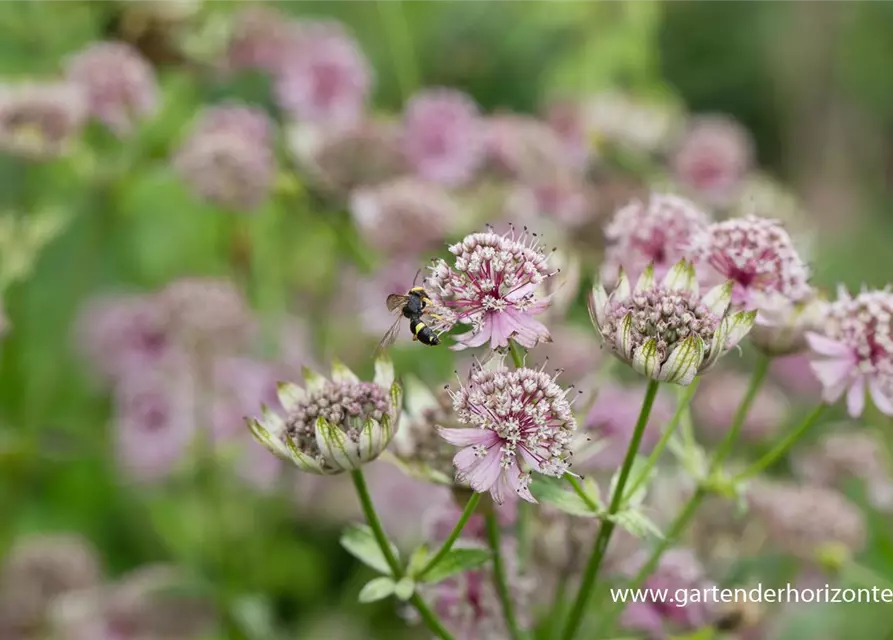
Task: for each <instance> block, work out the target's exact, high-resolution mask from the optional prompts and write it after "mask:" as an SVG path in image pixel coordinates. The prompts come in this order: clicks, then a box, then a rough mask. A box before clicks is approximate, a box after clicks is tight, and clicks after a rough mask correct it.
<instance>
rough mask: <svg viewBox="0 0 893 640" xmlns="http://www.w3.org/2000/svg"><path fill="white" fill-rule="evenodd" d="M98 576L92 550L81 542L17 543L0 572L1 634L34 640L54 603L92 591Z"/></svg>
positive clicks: (57, 538) (53, 537)
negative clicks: (11, 632)
mask: <svg viewBox="0 0 893 640" xmlns="http://www.w3.org/2000/svg"><path fill="white" fill-rule="evenodd" d="M101 574H102V570H101V567H100V564H99V559H98V557H97V555H96V551H95V549H94V548H93V547H92V545H91V544H90V543H89V542H88V541H87V540H84V539H83V538H81V537H80V536H77V535H73V534H65V533H54V534H39V535H32V536H28V537H26V538H23V539H21V540H18V541H16V542H15V543H14V544H13V546H12V548H11V549H10V550H9V551H8V553H7V554H6V558H5V559H4V561H3V565H2V568H0V629H3V630H4V631H5V630H6V628H7V627H9V628H11V629H13V630H14V631H16V632H19V633H21V634H22V638H29V637H36V636H37V635H38V633H39V630H40V627H41V626H42V624H43V623H44V621H45V617H46V616H47V614H48V613H49V609H50V606H51V604H52V601H53V600H54V599H55V598H57V597H59V596H61V595H62V594H64V593H66V592H69V591H77V590H80V589H87V588H90V587H93V586H95V585H96V584H98V583H99V581H100V580H101ZM32 634H33V635H32ZM4 637H6V636H4ZM13 637H16V636H13Z"/></svg>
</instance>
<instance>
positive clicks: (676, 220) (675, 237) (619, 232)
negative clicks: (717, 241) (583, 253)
mask: <svg viewBox="0 0 893 640" xmlns="http://www.w3.org/2000/svg"><path fill="white" fill-rule="evenodd" d="M709 224H710V217H709V216H708V215H707V214H706V213H704V212H703V211H701V210H700V209H699V208H698V207H697V205H695V204H694V203H693V202H690V201H689V200H686V199H685V198H680V197H679V196H674V195H670V194H663V193H655V194H652V195H651V197H650V198H648V200H647V202H646V201H642V200H634V201H633V202H631V203H630V204H628V205H626V206H625V207H623V208H622V209H620V210H618V211H617V213H615V214H614V218H613V219H612V220H611V222H610V223H608V225H607V226H606V227H605V238H606V240H607V241H608V247H607V249H606V251H605V262H604V265H603V266H602V278H604V280H605V282H607V283H613V282H615V281H616V279H617V277H618V275H619V272H620V269H621V267H622V268H623V269H624V270H625V271H626V272H627V273H628V274H629V275H630V276H631V277H633V278H636V277H638V275H639V274H640V273H642V271H643V270H644V269H645V267H646V266H648V265H649V264H653V265H654V274H655V276H656V277H658V278H661V277H663V275H664V274H665V273H666V272H667V271H668V270H669V269H670V267H671V266H673V265H674V264H676V262H678V261H679V260H681V259H682V258H684V257H686V255H687V251H688V244H689V242H691V238H692V236H693V235H695V234H697V233H698V232H700V231H701V230H703V229H705V228H706V227H707V226H708V225H709Z"/></svg>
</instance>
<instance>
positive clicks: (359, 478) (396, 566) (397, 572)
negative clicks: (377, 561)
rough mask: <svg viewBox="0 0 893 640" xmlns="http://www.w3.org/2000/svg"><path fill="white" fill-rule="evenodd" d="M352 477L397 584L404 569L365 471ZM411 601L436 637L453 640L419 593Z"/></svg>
mask: <svg viewBox="0 0 893 640" xmlns="http://www.w3.org/2000/svg"><path fill="white" fill-rule="evenodd" d="M350 477H351V479H352V480H353V484H354V487H355V488H356V490H357V497H358V498H359V499H360V506H361V507H362V509H363V515H364V516H366V522H367V523H368V524H369V528H370V529H372V535H373V536H374V537H375V541H376V542H377V543H378V548H379V549H381V553H382V555H384V559H385V561H386V562H387V563H388V567H390V569H391V574H392V575H393V578H394V581H395V582H396V581H398V580H400V579H401V578H403V567H401V566H400V562H399V561H398V560H397V556H395V555H394V551H393V550H392V549H391V543H390V542H389V541H388V536H387V534H386V533H385V532H384V527H382V526H381V520H379V519H378V514H377V513H376V512H375V506H374V505H373V504H372V496H370V495H369V487H367V486H366V478H365V477H364V476H363V471H362V470H361V469H354V470H353V471H351V472H350ZM409 601H410V603H411V604H412V605H413V606H414V607H415V609H416V611H418V613H419V616H421V618H422V620H423V621H424V623H425V625H426V626H427V627H428V629H430V630H431V632H432V633H434V635H436V636H437V637H438V638H440V639H441V640H453V636H452V635H451V634H450V632H449V631H447V630H446V628H445V627H444V626H443V624H442V623H441V622H440V620H438V618H437V615H435V613H434V612H433V611H431V610H430V609H429V608H428V605H426V604H425V601H424V600H422V598H421V596H419V594H418V593H416V594H413V596H412V598H410V600H409Z"/></svg>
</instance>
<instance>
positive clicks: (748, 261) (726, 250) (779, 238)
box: [691, 216, 814, 309]
mask: <svg viewBox="0 0 893 640" xmlns="http://www.w3.org/2000/svg"><path fill="white" fill-rule="evenodd" d="M691 251H692V254H693V256H694V258H695V259H696V260H697V261H699V262H701V263H703V264H705V265H706V266H707V267H710V268H712V269H713V273H711V274H709V276H708V277H707V278H706V280H707V281H708V282H711V283H712V282H724V281H727V280H731V281H732V282H733V283H734V288H733V289H732V304H733V305H735V306H739V307H745V308H749V309H754V308H760V307H761V306H767V307H768V306H771V305H770V304H769V303H770V301H771V300H772V298H773V297H776V296H778V297H781V298H784V299H786V300H789V301H791V302H799V301H804V300H806V299H808V298H811V297H812V296H813V293H814V292H813V289H812V287H811V286H810V285H809V267H808V266H807V264H806V263H805V262H804V261H803V259H802V258H801V257H800V254H799V253H798V252H797V249H796V247H795V246H794V242H793V241H792V240H791V236H790V235H788V232H787V231H785V229H784V226H783V225H782V224H781V222H779V221H778V220H770V219H768V218H760V217H757V216H747V217H746V218H732V219H731V220H724V221H722V222H715V223H713V224H712V225H710V227H708V228H707V229H706V230H704V231H703V232H701V233H699V234H698V236H697V237H696V238H695V239H693V240H692V247H691Z"/></svg>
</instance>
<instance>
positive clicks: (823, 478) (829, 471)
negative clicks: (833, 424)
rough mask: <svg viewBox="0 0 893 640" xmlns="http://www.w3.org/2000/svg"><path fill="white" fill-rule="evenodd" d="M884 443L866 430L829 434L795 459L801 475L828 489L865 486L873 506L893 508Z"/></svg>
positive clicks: (890, 470)
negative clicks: (855, 480)
mask: <svg viewBox="0 0 893 640" xmlns="http://www.w3.org/2000/svg"><path fill="white" fill-rule="evenodd" d="M885 452H886V449H885V447H884V444H883V442H882V441H881V439H880V438H879V437H877V435H876V434H874V433H872V432H871V431H868V430H866V429H864V428H858V427H857V429H849V430H847V431H845V432H839V433H829V434H827V435H826V436H825V437H823V438H822V439H821V440H820V441H819V442H818V444H816V445H815V446H814V447H812V448H811V449H810V450H808V451H806V452H805V453H803V454H800V455H797V456H794V458H793V467H794V470H795V471H796V472H797V475H799V476H800V477H802V478H804V479H805V480H807V481H809V482H810V483H814V484H819V485H822V486H826V487H836V488H843V486H844V485H845V483H846V482H847V481H848V480H850V479H851V478H858V479H860V480H862V481H863V482H864V483H865V489H866V491H867V493H868V497H869V499H870V500H871V502H872V504H873V505H874V506H875V507H876V508H878V509H883V510H890V509H891V508H893V468H891V464H890V460H889V459H888V456H887V455H886V453H885Z"/></svg>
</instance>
